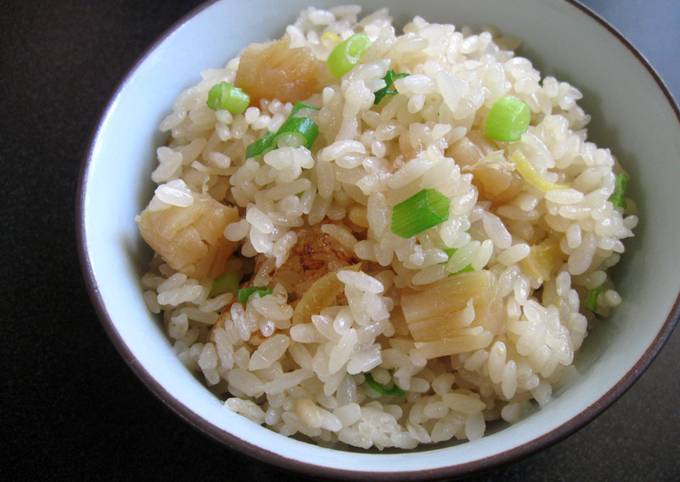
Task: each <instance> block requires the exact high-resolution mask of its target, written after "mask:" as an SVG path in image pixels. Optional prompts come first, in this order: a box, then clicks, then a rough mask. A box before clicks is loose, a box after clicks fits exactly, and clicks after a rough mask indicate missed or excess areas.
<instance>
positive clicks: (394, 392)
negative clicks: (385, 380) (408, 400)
mask: <svg viewBox="0 0 680 482" xmlns="http://www.w3.org/2000/svg"><path fill="white" fill-rule="evenodd" d="M365 376H366V384H367V385H368V386H369V387H371V389H373V391H375V392H376V393H378V394H380V395H382V396H384V397H402V396H404V395H406V392H405V391H404V390H402V389H401V388H399V387H398V386H396V385H393V386H392V387H390V388H387V387H386V386H384V385H381V384H380V383H378V382H376V381H375V380H374V379H373V376H372V375H371V374H370V373H366V374H365Z"/></svg>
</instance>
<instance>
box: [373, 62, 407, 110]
mask: <svg viewBox="0 0 680 482" xmlns="http://www.w3.org/2000/svg"><path fill="white" fill-rule="evenodd" d="M408 75H409V74H407V73H406V72H401V73H396V72H395V71H394V70H392V69H390V70H388V71H387V73H386V74H385V77H383V79H384V80H385V87H383V88H382V89H379V90H376V91H375V100H374V101H373V103H374V104H376V105H377V104H379V103H380V101H381V100H383V98H384V97H385V96H386V95H396V94H398V93H399V91H398V90H397V89H396V87H394V81H395V80H397V79H403V78H404V77H408Z"/></svg>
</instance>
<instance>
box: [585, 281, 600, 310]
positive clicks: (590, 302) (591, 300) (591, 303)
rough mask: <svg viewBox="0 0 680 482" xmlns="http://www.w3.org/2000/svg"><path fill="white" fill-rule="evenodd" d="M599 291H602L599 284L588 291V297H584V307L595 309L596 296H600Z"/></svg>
mask: <svg viewBox="0 0 680 482" xmlns="http://www.w3.org/2000/svg"><path fill="white" fill-rule="evenodd" d="M600 293H602V287H601V286H598V287H597V288H595V289H592V290H589V291H588V297H587V298H586V308H588V309H589V310H590V311H595V309H596V308H597V298H598V297H599V296H600Z"/></svg>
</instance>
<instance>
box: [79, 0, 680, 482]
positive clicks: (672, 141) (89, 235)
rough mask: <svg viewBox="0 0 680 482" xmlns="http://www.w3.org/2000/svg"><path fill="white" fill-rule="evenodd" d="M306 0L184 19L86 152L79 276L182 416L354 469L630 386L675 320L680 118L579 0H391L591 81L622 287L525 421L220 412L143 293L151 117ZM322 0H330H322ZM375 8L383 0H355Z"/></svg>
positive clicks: (128, 353) (307, 462)
mask: <svg viewBox="0 0 680 482" xmlns="http://www.w3.org/2000/svg"><path fill="white" fill-rule="evenodd" d="M310 1H311V0H294V1H288V2H285V8H284V7H283V5H284V3H282V2H277V1H274V0H251V1H249V2H237V1H235V0H234V1H221V2H217V3H209V4H206V5H204V6H202V7H200V8H199V9H197V10H196V11H194V12H192V13H191V14H190V15H188V16H187V17H185V18H184V19H182V20H181V21H180V22H179V23H178V24H177V25H175V26H174V27H173V28H172V29H171V30H170V31H169V32H168V33H167V34H166V35H165V36H164V37H163V38H162V39H161V40H159V41H158V42H157V43H156V44H155V45H154V46H153V47H152V48H151V49H150V50H149V51H148V52H147V53H146V55H144V57H142V59H141V60H140V61H139V62H138V63H137V65H135V67H134V68H133V69H132V71H131V72H130V73H129V75H128V76H127V77H126V78H125V80H124V81H123V83H122V84H121V85H120V87H119V88H118V90H117V91H116V93H115V95H114V97H113V99H112V100H111V102H110V103H109V105H108V107H107V108H106V111H105V113H104V115H103V117H102V119H101V121H100V124H99V126H98V127H97V130H96V132H95V134H94V137H93V140H92V145H91V148H90V151H89V153H88V155H87V158H86V159H85V162H84V165H83V173H82V180H81V191H80V195H79V198H78V199H79V216H78V222H79V226H78V230H79V235H80V243H81V254H82V262H83V268H84V273H85V279H86V281H87V283H88V284H89V287H90V290H91V294H92V299H93V302H94V304H95V306H96V307H97V309H98V311H99V315H100V317H101V319H102V322H103V324H104V327H105V328H106V330H107V331H108V333H109V335H110V336H111V339H112V340H113V342H114V344H115V345H116V347H117V348H118V350H119V351H120V353H121V355H122V356H123V358H125V360H126V361H127V362H128V363H129V364H130V366H131V367H132V369H133V370H134V371H135V373H136V374H137V375H138V376H139V377H140V378H141V379H142V380H143V381H144V382H145V383H146V384H147V386H148V387H149V388H150V389H151V391H153V392H154V393H155V394H156V395H157V396H158V397H159V398H160V399H161V400H163V401H164V402H165V403H166V404H168V405H169V406H170V407H171V408H172V409H174V410H175V411H176V412H177V413H178V414H179V415H180V416H181V417H182V418H184V419H186V420H188V421H189V422H190V423H192V424H194V425H195V426H196V427H197V428H199V429H200V430H202V431H204V432H206V433H207V434H209V435H211V436H212V437H214V438H215V439H217V440H219V441H221V442H223V443H225V444H226V445H229V446H231V447H234V448H236V449H239V450H241V451H243V452H244V453H246V454H248V455H251V456H254V457H257V458H258V459H261V460H264V461H267V462H270V463H272V464H276V465H280V466H283V467H288V468H292V469H295V470H299V471H303V472H306V473H309V474H315V475H324V476H333V477H346V478H356V479H364V480H365V479H368V478H371V479H399V480H406V479H425V478H433V477H444V476H451V475H460V474H464V473H468V472H470V471H473V470H477V469H480V468H488V467H489V466H492V465H495V464H498V463H502V462H505V461H508V460H510V459H512V458H515V457H519V456H522V455H525V454H527V453H529V452H531V451H534V450H536V449H538V448H541V447H545V446H546V445H548V444H550V443H553V442H555V441H556V440H559V439H560V438H562V437H564V436H566V435H568V434H569V433H571V432H572V431H574V430H576V429H577V428H579V427H581V426H582V425H584V424H585V423H586V422H588V421H589V420H591V419H592V418H593V417H594V416H595V415H597V414H598V413H599V412H601V411H602V410H603V409H604V408H605V407H606V406H608V405H609V404H610V403H612V402H613V401H614V400H615V399H616V398H617V397H618V396H619V395H621V394H622V393H623V392H624V391H625V390H626V389H627V388H628V387H629V386H630V385H631V384H632V383H633V381H634V380H635V379H636V378H637V377H638V376H639V375H640V373H641V372H642V371H643V370H644V369H645V368H646V366H647V365H648V364H649V363H650V362H651V360H652V359H653V357H654V355H655V354H656V353H657V351H658V350H659V348H660V347H661V345H662V344H663V342H664V341H665V339H666V338H667V337H668V336H669V334H670V332H671V330H672V328H673V326H674V324H675V323H676V322H677V318H678V312H679V304H678V292H679V289H680V271H679V270H678V269H677V267H676V265H677V259H676V256H677V248H676V247H677V239H678V237H680V216H678V214H677V209H678V207H680V189H678V181H679V180H680V161H679V160H678V158H679V156H680V128H679V127H680V122H679V119H680V116H679V113H678V108H677V106H676V105H675V104H674V102H673V100H672V98H671V96H670V95H669V93H668V91H667V89H666V88H665V87H664V86H663V84H662V82H661V81H660V79H659V78H658V76H657V75H656V74H655V73H654V71H653V70H652V69H651V68H650V67H649V65H648V64H647V63H646V62H645V60H644V59H643V58H642V56H641V55H640V54H639V53H638V52H637V51H635V49H634V48H633V47H632V46H631V45H630V44H629V43H628V42H627V41H625V40H624V39H623V37H622V36H621V35H620V34H618V33H617V32H616V31H615V30H614V29H613V28H612V27H610V26H609V25H607V24H606V23H605V22H604V21H603V20H602V19H600V18H598V17H597V16H595V15H594V14H592V13H591V12H589V11H588V10H587V9H585V8H584V7H582V6H580V5H578V4H576V3H574V2H572V1H571V0H513V1H512V2H507V1H502V0H478V1H475V2H470V1H464V0H457V1H443V0H440V1H437V0H420V1H418V2H411V1H407V0H403V1H392V2H389V6H390V10H391V13H392V15H393V16H394V18H395V20H396V22H397V23H403V22H404V21H406V20H407V19H410V18H411V17H413V16H414V15H421V16H423V17H425V18H426V19H428V20H430V21H435V22H442V23H455V24H456V25H461V24H469V25H473V26H474V25H483V24H494V25H497V26H498V27H500V29H501V30H502V31H503V32H506V33H508V34H510V35H514V36H518V37H521V38H522V39H523V40H524V42H525V44H524V45H525V46H526V47H524V48H523V49H522V50H521V51H520V54H521V55H525V56H528V57H529V58H530V59H532V61H534V63H535V65H537V66H538V68H540V69H541V71H542V72H543V73H544V74H548V73H550V74H555V75H556V76H557V77H558V78H559V79H562V80H567V81H569V82H570V83H572V84H574V85H575V86H577V87H578V88H579V89H581V90H582V91H583V93H584V94H585V98H584V99H583V101H582V105H583V107H584V108H585V109H586V111H587V112H589V113H590V114H592V116H593V120H592V124H591V127H590V129H589V130H590V134H591V138H592V139H593V140H595V141H596V142H598V143H599V144H601V145H604V146H610V147H612V148H613V150H614V152H615V154H616V155H618V156H619V158H620V159H621V162H622V163H623V164H624V165H625V167H626V169H627V170H628V171H629V172H630V173H631V176H632V196H633V197H634V198H635V199H636V201H637V203H638V206H639V208H640V218H641V223H640V226H639V227H638V229H637V232H636V234H637V236H636V238H635V239H634V240H633V241H630V242H628V243H627V248H628V252H627V253H626V256H625V258H624V262H623V263H622V265H621V266H620V267H619V268H618V269H617V271H616V275H615V276H616V277H617V278H618V280H617V284H618V287H619V289H620V291H621V294H622V295H623V298H624V303H623V305H621V306H620V307H619V308H618V309H617V310H616V312H615V313H614V315H613V316H612V317H611V318H610V319H608V320H607V321H605V322H604V323H602V324H601V326H599V327H598V328H597V329H596V330H594V331H593V332H592V333H591V335H590V336H588V338H587V339H586V342H585V345H584V347H583V348H582V350H581V351H580V352H579V353H578V356H577V363H576V366H577V368H578V370H579V372H580V376H579V377H577V378H576V379H574V380H571V381H570V383H569V384H568V385H566V386H563V387H562V388H561V389H560V390H558V391H557V392H556V393H555V398H554V400H553V401H552V402H551V403H550V404H548V405H547V406H546V407H544V408H543V409H541V410H539V411H538V412H537V413H535V414H533V415H531V416H529V417H528V418H526V419H525V420H522V421H521V422H519V423H517V424H515V425H512V426H509V427H506V428H503V429H502V430H497V431H495V433H491V434H488V435H487V436H485V437H484V438H482V439H481V440H477V441H474V442H469V443H464V444H459V445H451V446H438V447H437V448H432V449H428V448H424V449H422V450H420V451H417V452H410V453H390V454H381V453H357V452H346V451H340V450H331V449H326V448H321V447H318V446H315V445H311V444H308V443H305V442H300V441H298V440H294V439H291V438H286V437H283V436H281V435H279V434H277V433H274V432H272V431H270V430H268V429H266V428H263V427H260V426H258V425H256V424H254V423H252V422H250V421H249V420H247V419H246V418H244V417H241V416H239V415H236V414H235V413H232V412H231V411H229V410H226V409H225V408H224V407H223V405H222V403H221V402H220V401H219V400H218V399H217V398H215V397H214V396H213V395H212V394H211V393H210V392H209V391H208V390H207V389H205V388H204V386H203V385H202V384H201V383H200V382H199V381H198V380H197V379H196V378H194V377H193V376H192V375H191V374H190V373H189V372H188V371H187V370H186V369H185V368H184V366H183V365H182V364H181V362H180V361H179V360H178V359H177V357H175V355H174V354H173V351H172V349H171V346H170V343H169V342H168V340H167V339H166V337H165V336H164V334H163V332H162V329H161V327H160V326H159V323H158V321H157V320H156V319H154V317H153V316H152V315H150V314H149V312H148V311H147V309H146V307H145V305H144V301H143V300H142V290H141V289H140V285H139V281H138V279H139V275H140V273H141V272H142V270H143V269H144V265H145V263H146V262H147V261H148V259H149V258H148V256H149V253H148V251H147V250H146V249H145V248H144V247H143V243H142V242H141V241H140V237H139V235H138V232H137V227H136V225H135V222H134V217H135V215H136V214H137V213H138V212H139V211H140V210H141V209H142V208H143V207H144V205H145V204H146V202H147V201H148V199H149V197H150V194H151V183H150V181H149V174H150V172H151V170H152V168H153V158H154V148H155V147H156V146H158V145H160V144H161V143H162V141H163V138H162V136H161V134H160V133H159V132H158V129H157V126H158V124H159V121H160V120H161V119H162V117H163V116H164V115H165V114H166V113H167V112H168V111H169V109H170V106H171V105H172V103H173V101H174V99H175V98H176V96H177V95H178V94H179V92H180V91H181V90H182V89H184V88H186V87H187V86H189V85H192V84H193V83H195V82H196V81H197V79H198V75H199V72H200V71H201V70H203V69H205V68H208V67H215V66H220V65H223V64H224V63H225V62H226V60H227V59H229V58H231V57H232V56H234V55H235V54H237V53H238V52H239V51H240V50H241V49H242V48H243V47H245V46H246V45H247V44H249V43H250V42H254V41H262V40H263V39H267V38H275V37H278V36H280V35H281V34H282V32H283V29H284V27H285V26H286V25H287V24H288V23H290V22H292V21H293V20H294V18H295V16H296V15H297V12H298V11H299V10H300V8H302V7H304V6H306V5H307V4H309V2H310ZM313 3H314V4H316V5H317V6H323V5H327V4H332V3H335V2H332V1H327V0H315V1H314V2H313ZM357 3H361V4H364V6H365V11H366V10H372V9H375V8H377V7H378V6H382V5H381V3H382V2H378V1H362V2H357Z"/></svg>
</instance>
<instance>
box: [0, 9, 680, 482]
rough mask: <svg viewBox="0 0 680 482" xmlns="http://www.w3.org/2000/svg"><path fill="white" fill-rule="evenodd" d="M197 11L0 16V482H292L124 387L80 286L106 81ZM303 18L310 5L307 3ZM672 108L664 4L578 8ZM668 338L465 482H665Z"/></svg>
mask: <svg viewBox="0 0 680 482" xmlns="http://www.w3.org/2000/svg"><path fill="white" fill-rule="evenodd" d="M197 3H198V1H197V0H191V1H189V0H185V1H183V0H146V1H142V0H139V1H132V0H120V1H106V0H98V1H88V0H63V1H42V2H38V1H11V0H10V1H7V0H5V1H3V2H2V5H0V166H1V167H2V171H1V172H0V186H1V189H0V192H1V193H2V198H1V199H2V203H0V209H1V212H2V217H1V218H0V219H1V220H2V227H3V229H0V241H1V243H2V247H3V249H2V250H0V300H1V301H0V307H1V309H2V311H1V312H0V313H1V315H0V316H1V321H0V340H1V344H2V345H1V346H2V349H1V352H0V360H1V362H2V364H1V365H0V366H2V375H1V379H2V381H1V385H0V386H1V392H0V400H1V403H2V406H1V408H0V427H1V433H0V436H1V438H0V440H1V442H0V447H1V448H2V450H1V452H2V454H3V455H4V456H5V457H4V460H5V462H2V463H0V478H2V479H3V480H36V479H45V480H47V479H55V480H61V479H67V480H81V479H82V480H92V479H105V480H136V479H154V480H155V479H179V480H183V479H193V480H202V479H205V480H218V479H220V480H257V481H263V482H264V481H274V480H277V481H292V480H298V479H299V478H298V477H297V476H295V475H293V474H289V473H283V472H280V471H278V470H277V469H274V468H272V467H269V466H266V465H264V464H262V463H259V462H256V461H254V460H251V459H249V458H245V457H243V456H242V455H241V454H239V453H236V452H234V451H232V450H229V449H226V448H224V447H222V446H220V445H218V444H217V443H215V442H213V441H211V440H209V439H207V438H206V437H204V436H203V435H201V434H199V433H198V432H196V431H195V430H194V429H192V428H191V427H189V426H188V425H187V424H185V423H184V422H182V421H181V420H180V419H179V418H178V417H176V416H175V415H174V414H172V413H170V411H168V409H166V408H165V407H164V406H163V405H162V403H161V402H159V401H158V400H157V399H156V398H155V397H154V396H153V395H152V394H151V393H150V392H148V391H147V390H146V389H145V388H144V387H143V386H142V384H141V383H140V382H139V381H138V380H137V379H136V378H135V376H134V375H133V374H132V372H131V371H130V370H129V369H128V367H127V366H126V365H125V363H124V362H123V361H122V359H121V358H120V357H119V356H118V354H117V353H116V352H115V350H114V349H113V346H112V345H111V343H110V342H109V340H108V339H107V337H106V335H105V334H104V332H103V330H102V329H101V327H100V325H99V323H98V322H97V320H96V316H95V313H94V310H93V309H92V307H91V305H90V303H89V300H88V297H87V295H86V293H85V290H84V286H83V283H82V281H81V278H80V271H79V265H78V260H77V256H76V249H75V233H74V222H75V221H74V209H73V206H74V199H75V190H76V180H77V173H78V168H79V164H80V160H81V158H82V156H83V154H84V152H85V149H86V146H87V142H88V139H89V136H90V132H91V130H92V128H93V126H94V125H95V122H96V120H97V118H98V115H99V113H100V111H101V109H102V108H103V106H104V105H105V102H106V100H107V99H108V97H109V96H110V94H111V93H112V92H113V89H114V87H115V85H116V84H117V82H118V81H119V80H120V79H121V78H122V76H123V75H124V74H125V72H126V71H127V69H128V68H129V67H130V66H131V65H132V64H133V62H134V61H135V59H136V58H137V57H138V56H139V55H140V54H141V53H142V52H143V51H144V49H145V48H146V47H147V46H148V45H149V44H150V43H151V42H152V41H153V40H154V39H155V38H156V37H157V36H158V35H159V34H160V33H162V32H163V31H164V30H165V29H166V28H168V26H170V25H171V24H172V23H173V22H174V21H175V20H176V19H178V18H179V17H181V16H182V15H183V14H185V13H186V12H187V11H189V10H190V9H191V8H192V7H193V6H195V5H196V4H197ZM311 3H313V2H311ZM585 3H586V4H588V5H590V6H591V7H592V8H593V9H595V10H596V11H598V12H600V13H601V14H603V15H604V16H605V17H606V18H607V19H608V20H610V21H611V22H612V23H613V24H614V25H615V26H617V27H618V28H619V29H620V30H621V31H623V33H624V34H626V35H627V36H628V37H629V38H630V39H631V40H632V41H633V43H634V44H636V45H637V46H638V47H639V48H640V49H641V50H642V52H643V53H644V54H645V55H646V56H647V57H648V59H649V60H650V61H651V63H652V64H653V65H654V66H655V67H656V68H657V69H658V71H659V73H660V74H661V76H662V77H663V78H664V79H665V80H666V82H667V83H668V85H669V87H670V89H671V90H672V91H673V92H674V94H675V96H676V97H680V68H679V67H678V60H679V59H678V54H677V52H678V50H677V49H678V45H680V0H654V1H643V0H623V1H616V0H587V1H586V2H585ZM679 374H680V333H678V332H677V331H676V333H675V334H674V335H673V336H672V337H671V339H670V341H669V342H668V344H667V345H666V347H665V348H664V349H663V351H662V352H661V354H660V355H659V357H658V358H657V359H656V361H655V362H654V363H653V364H652V366H651V367H650V368H649V370H648V371H647V372H646V373H645V374H644V375H643V376H642V378H641V379H640V380H639V381H638V382H637V383H636V384H635V385H634V386H633V388H632V389H631V390H630V391H629V392H628V393H626V394H625V395H624V396H623V397H622V398H621V399H620V400H619V401H618V402H616V403H615V404H614V405H613V406H612V407H611V408H610V409H609V410H607V411H606V412H605V413H604V414H602V415H601V416H600V417H598V418H597V419H596V420H595V421H594V422H592V423H591V424H590V425H588V426H587V427H585V428H584V429H582V430H580V431H579V432H577V433H576V434H574V435H572V436H571V437H569V438H568V439H566V440H564V441H562V442H560V443H558V444H557V445H555V446H553V447H551V448H549V449H547V450H544V451H542V452H540V453H537V454H534V455H532V456H530V457H528V458H526V459H525V460H522V461H519V462H516V463H514V464H511V465H508V466H505V467H502V468H498V469H495V470H494V471H493V472H491V473H488V474H483V475H480V476H478V478H477V480H522V481H533V480H613V481H623V480H669V481H670V480H676V481H677V480H680V382H679V380H678V377H679Z"/></svg>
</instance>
